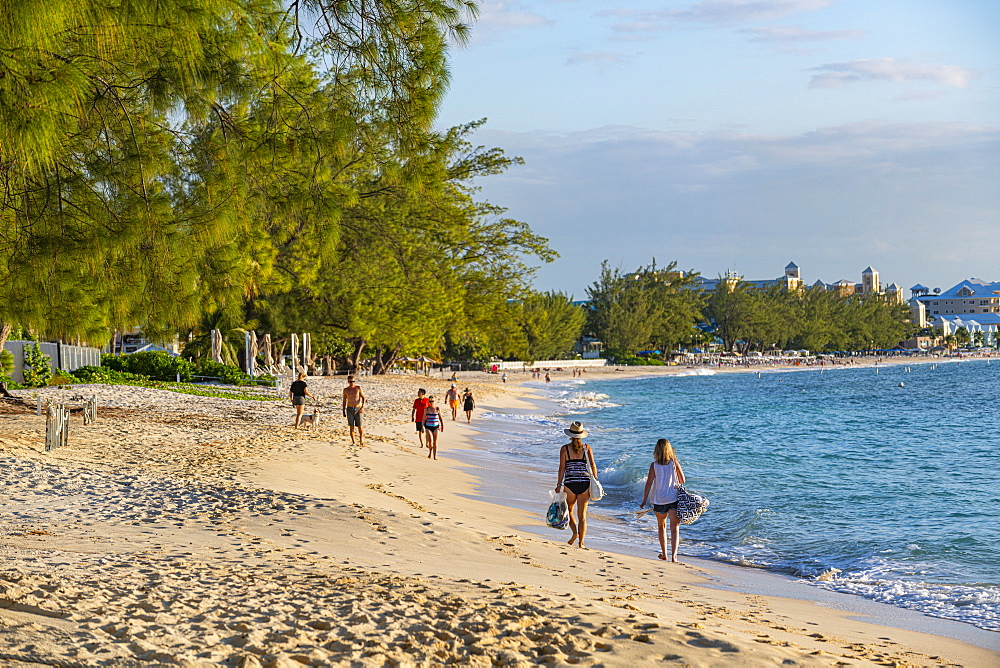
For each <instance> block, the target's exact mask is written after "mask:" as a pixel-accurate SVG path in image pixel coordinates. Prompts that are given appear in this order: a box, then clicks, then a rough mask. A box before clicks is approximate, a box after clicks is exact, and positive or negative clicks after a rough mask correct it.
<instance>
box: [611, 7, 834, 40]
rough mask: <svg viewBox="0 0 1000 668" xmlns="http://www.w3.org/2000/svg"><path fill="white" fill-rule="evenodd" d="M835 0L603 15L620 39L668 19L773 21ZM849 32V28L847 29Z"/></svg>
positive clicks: (649, 31)
mask: <svg viewBox="0 0 1000 668" xmlns="http://www.w3.org/2000/svg"><path fill="white" fill-rule="evenodd" d="M834 1H835V0H702V2H697V3H695V4H693V5H690V6H689V7H687V8H685V9H668V10H660V11H643V10H635V9H614V10H608V11H605V12H603V15H605V16H610V17H613V18H614V19H617V22H616V23H614V24H613V25H612V30H614V31H615V33H617V39H619V40H638V39H648V38H650V37H651V36H652V35H653V34H655V33H658V32H663V31H664V30H667V29H668V28H669V27H670V24H671V23H676V22H684V23H702V24H706V25H715V26H729V25H739V24H741V23H750V22H756V21H773V20H777V19H782V18H784V17H786V16H788V15H790V14H795V13H798V12H810V11H816V10H819V9H824V8H826V7H828V6H830V5H831V4H833V2H834ZM848 32H849V31H848Z"/></svg>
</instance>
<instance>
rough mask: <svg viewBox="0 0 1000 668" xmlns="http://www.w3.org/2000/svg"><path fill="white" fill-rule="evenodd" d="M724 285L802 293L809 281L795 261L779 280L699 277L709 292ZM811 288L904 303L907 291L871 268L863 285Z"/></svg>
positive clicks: (844, 281)
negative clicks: (885, 279) (883, 282)
mask: <svg viewBox="0 0 1000 668" xmlns="http://www.w3.org/2000/svg"><path fill="white" fill-rule="evenodd" d="M722 282H726V283H730V284H735V283H739V282H742V283H743V284H744V285H746V286H747V287H749V288H750V289H751V290H768V289H770V288H773V287H781V288H783V289H785V290H789V291H791V290H802V289H804V288H805V287H806V285H805V281H803V280H802V271H801V270H800V269H799V266H798V265H797V264H795V263H794V262H789V263H788V265H787V266H786V267H785V273H784V275H782V276H779V277H777V278H764V279H746V278H743V277H742V276H740V275H739V274H737V273H736V272H735V271H732V270H729V271H727V272H726V275H725V277H721V278H706V277H704V276H700V277H698V287H700V288H701V289H702V290H704V291H705V292H708V293H711V292H715V290H716V289H717V288H718V286H719V284H720V283H722ZM809 287H811V288H814V289H815V288H820V289H823V290H827V291H830V292H836V293H837V295H838V296H840V297H850V296H852V295H884V296H885V297H886V298H887V299H889V300H891V301H895V302H897V303H900V304H902V303H903V302H904V299H903V288H902V287H900V286H899V285H897V284H896V283H890V284H888V285H885V286H883V285H882V282H881V280H880V279H879V273H878V270H877V269H873V268H871V267H867V268H866V269H865V270H864V271H862V272H861V282H860V283H855V282H854V281H850V280H848V279H846V278H845V279H841V280H839V281H837V282H836V283H824V282H823V281H820V280H817V281H816V282H815V283H813V284H812V285H811V286H809Z"/></svg>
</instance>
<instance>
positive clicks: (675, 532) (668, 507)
mask: <svg viewBox="0 0 1000 668" xmlns="http://www.w3.org/2000/svg"><path fill="white" fill-rule="evenodd" d="M683 484H684V470H683V469H681V465H680V462H678V461H677V455H676V454H675V453H674V446H672V445H671V444H670V441H668V440H667V439H665V438H661V439H660V440H658V441H657V442H656V447H655V448H654V449H653V463H652V464H650V465H649V474H648V475H647V476H646V491H645V492H643V494H642V503H641V504H639V508H643V507H644V506H645V505H646V502H647V501H652V503H653V512H654V513H656V533H657V535H658V536H659V539H660V554H659V555H658V556H659V558H660V559H663V560H664V561H666V560H667V540H666V535H665V534H666V528H665V524H666V521H667V518H668V517H669V518H670V561H673V562H676V563H679V562H677V548H678V547H680V543H681V536H680V533H681V532H680V528H681V527H680V525H681V523H680V520H679V519H678V518H677V487H678V486H680V485H683ZM650 492H652V495H651V494H650Z"/></svg>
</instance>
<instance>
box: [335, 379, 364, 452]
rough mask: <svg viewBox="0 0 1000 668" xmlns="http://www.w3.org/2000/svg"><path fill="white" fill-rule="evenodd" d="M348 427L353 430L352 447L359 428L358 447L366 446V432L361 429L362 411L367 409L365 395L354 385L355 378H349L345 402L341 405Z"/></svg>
mask: <svg viewBox="0 0 1000 668" xmlns="http://www.w3.org/2000/svg"><path fill="white" fill-rule="evenodd" d="M341 408H343V410H344V417H346V418H347V426H348V427H350V429H351V445H354V428H355V427H357V428H358V445H362V446H363V445H364V444H365V430H364V429H363V428H362V427H361V411H363V410H364V409H365V393H364V392H362V391H361V388H360V387H358V386H357V385H355V384H354V376H348V377H347V387H345V388H344V401H343V402H342V403H341Z"/></svg>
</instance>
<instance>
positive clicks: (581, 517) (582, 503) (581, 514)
mask: <svg viewBox="0 0 1000 668" xmlns="http://www.w3.org/2000/svg"><path fill="white" fill-rule="evenodd" d="M576 500H577V502H578V503H577V506H576V514H577V518H578V519H577V522H576V530H577V537H578V538H579V541H578V542H577V545H579V546H580V547H583V539H584V537H585V536H586V535H587V502H589V501H590V490H587V491H586V492H584V493H583V494H577V495H576ZM571 517H572V515H571Z"/></svg>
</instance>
